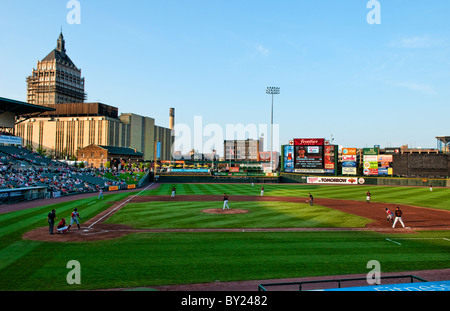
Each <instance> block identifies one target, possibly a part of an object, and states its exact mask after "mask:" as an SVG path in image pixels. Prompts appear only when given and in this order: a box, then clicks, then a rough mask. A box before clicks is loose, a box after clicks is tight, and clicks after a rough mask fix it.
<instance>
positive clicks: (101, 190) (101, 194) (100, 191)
mask: <svg viewBox="0 0 450 311" xmlns="http://www.w3.org/2000/svg"><path fill="white" fill-rule="evenodd" d="M100 198H102V200H103V188H100V189H99V190H98V197H97V200H100Z"/></svg>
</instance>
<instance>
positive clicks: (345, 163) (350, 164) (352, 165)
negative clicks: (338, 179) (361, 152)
mask: <svg viewBox="0 0 450 311" xmlns="http://www.w3.org/2000/svg"><path fill="white" fill-rule="evenodd" d="M342 167H356V162H342Z"/></svg>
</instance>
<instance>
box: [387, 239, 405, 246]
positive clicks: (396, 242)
mask: <svg viewBox="0 0 450 311" xmlns="http://www.w3.org/2000/svg"><path fill="white" fill-rule="evenodd" d="M386 241H389V242H392V243H395V244H398V245H402V243H399V242H396V241H393V240H391V239H386Z"/></svg>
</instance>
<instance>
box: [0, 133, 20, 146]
mask: <svg viewBox="0 0 450 311" xmlns="http://www.w3.org/2000/svg"><path fill="white" fill-rule="evenodd" d="M0 144H5V145H22V138H21V137H16V136H7V135H0Z"/></svg>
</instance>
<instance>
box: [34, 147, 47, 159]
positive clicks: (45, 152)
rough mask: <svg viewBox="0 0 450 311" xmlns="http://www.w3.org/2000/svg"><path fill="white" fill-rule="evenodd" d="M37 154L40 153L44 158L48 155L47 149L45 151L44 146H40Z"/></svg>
mask: <svg viewBox="0 0 450 311" xmlns="http://www.w3.org/2000/svg"><path fill="white" fill-rule="evenodd" d="M36 152H37V153H39V154H40V155H41V156H43V157H45V156H46V155H47V149H45V148H44V147H42V146H39V147H38V148H37V149H36Z"/></svg>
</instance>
